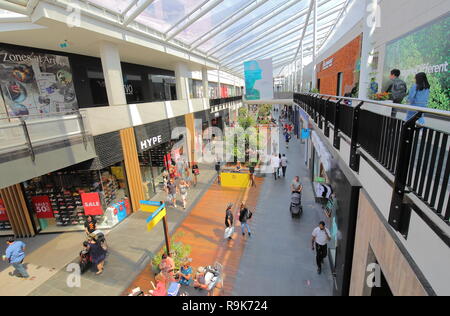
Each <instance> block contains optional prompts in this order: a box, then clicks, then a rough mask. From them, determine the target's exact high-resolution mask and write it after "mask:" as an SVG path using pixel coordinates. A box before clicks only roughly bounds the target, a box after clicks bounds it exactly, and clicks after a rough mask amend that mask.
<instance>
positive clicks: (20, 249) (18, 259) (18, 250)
mask: <svg viewBox="0 0 450 316" xmlns="http://www.w3.org/2000/svg"><path fill="white" fill-rule="evenodd" d="M6 244H7V245H8V248H6V253H5V255H4V256H3V260H4V261H8V262H9V264H11V265H12V266H13V267H14V274H15V275H18V277H19V278H24V279H28V278H29V277H30V275H29V274H28V272H27V270H26V268H25V266H24V265H23V260H24V259H25V247H26V245H25V243H24V242H22V241H16V240H14V238H9V239H8V240H7V241H6Z"/></svg>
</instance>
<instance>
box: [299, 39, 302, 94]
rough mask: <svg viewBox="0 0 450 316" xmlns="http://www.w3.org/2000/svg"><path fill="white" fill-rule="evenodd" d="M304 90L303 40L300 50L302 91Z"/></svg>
mask: <svg viewBox="0 0 450 316" xmlns="http://www.w3.org/2000/svg"><path fill="white" fill-rule="evenodd" d="M299 92H303V42H302V47H301V51H300V91H299Z"/></svg>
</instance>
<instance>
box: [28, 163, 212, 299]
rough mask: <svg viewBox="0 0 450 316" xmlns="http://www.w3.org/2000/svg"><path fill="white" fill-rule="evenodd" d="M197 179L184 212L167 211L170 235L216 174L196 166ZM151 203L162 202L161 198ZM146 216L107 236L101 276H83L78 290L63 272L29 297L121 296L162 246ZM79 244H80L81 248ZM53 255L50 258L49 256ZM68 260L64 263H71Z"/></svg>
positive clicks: (139, 215)
mask: <svg viewBox="0 0 450 316" xmlns="http://www.w3.org/2000/svg"><path fill="white" fill-rule="evenodd" d="M200 168H201V176H200V177H199V184H198V186H197V187H196V188H192V189H191V190H190V191H189V202H188V208H187V210H186V211H182V210H180V209H179V208H178V209H176V210H175V209H171V208H169V209H168V211H167V214H168V215H167V216H168V225H169V231H170V233H172V232H174V231H175V229H176V228H177V227H178V226H179V224H181V223H182V221H183V220H184V218H186V216H188V215H189V212H190V209H191V207H192V206H193V205H195V204H196V203H197V201H198V199H199V198H201V196H202V195H203V193H204V192H205V191H206V190H207V189H208V188H209V186H210V184H211V181H212V180H213V179H215V177H216V173H215V171H214V170H213V166H200ZM154 200H157V201H159V200H165V198H164V194H163V193H161V194H160V195H159V196H156V197H154ZM148 216H149V214H148V213H142V212H139V213H135V214H133V215H132V216H130V217H129V218H127V219H126V220H125V221H124V222H123V223H121V224H120V225H119V226H117V227H116V228H114V229H113V230H111V231H110V232H109V233H108V234H107V236H106V239H107V242H108V246H109V255H108V258H107V260H106V265H105V270H104V273H103V274H102V275H101V276H96V275H95V273H93V272H86V273H85V274H84V275H83V276H82V278H81V287H76V288H70V287H68V286H67V284H66V281H67V279H68V277H69V273H68V272H66V270H65V268H64V269H61V270H60V271H59V272H57V273H56V274H55V275H54V276H53V277H51V278H50V279H49V280H47V281H46V282H45V283H44V284H42V285H41V286H39V287H37V288H36V289H35V290H34V291H32V292H31V293H30V295H31V296H47V295H49V296H71V295H75V296H118V295H121V294H122V293H123V291H125V290H126V289H127V287H128V286H129V285H130V283H131V282H132V281H133V280H134V279H135V278H136V276H137V275H138V274H139V273H140V272H141V271H142V270H143V269H144V268H145V266H146V265H147V264H148V263H149V261H150V260H151V258H152V257H153V254H154V253H156V252H157V251H159V249H160V248H161V247H162V246H163V242H164V234H163V228H162V224H158V225H157V226H156V227H155V228H154V229H153V230H152V231H151V232H147V231H146V222H145V221H146V219H147V217H148ZM81 241H82V240H80V244H81ZM53 255H54V254H53ZM75 256H76V254H75V253H74V256H73V257H72V258H69V259H68V262H70V260H72V259H73V258H74V257H75Z"/></svg>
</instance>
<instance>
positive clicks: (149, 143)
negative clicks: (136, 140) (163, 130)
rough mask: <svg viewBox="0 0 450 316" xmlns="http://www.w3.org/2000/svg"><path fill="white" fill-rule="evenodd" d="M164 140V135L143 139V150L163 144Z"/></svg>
mask: <svg viewBox="0 0 450 316" xmlns="http://www.w3.org/2000/svg"><path fill="white" fill-rule="evenodd" d="M162 141H163V139H162V135H159V136H156V137H152V138H149V139H146V140H143V141H141V150H147V149H150V148H152V147H153V146H155V145H159V144H161V143H162Z"/></svg>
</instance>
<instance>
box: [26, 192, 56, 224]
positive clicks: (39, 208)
mask: <svg viewBox="0 0 450 316" xmlns="http://www.w3.org/2000/svg"><path fill="white" fill-rule="evenodd" d="M31 202H32V203H33V209H34V211H35V212H36V216H37V218H39V219H47V218H53V209H52V204H51V203H50V198H49V197H48V196H47V195H42V196H33V197H32V198H31Z"/></svg>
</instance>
